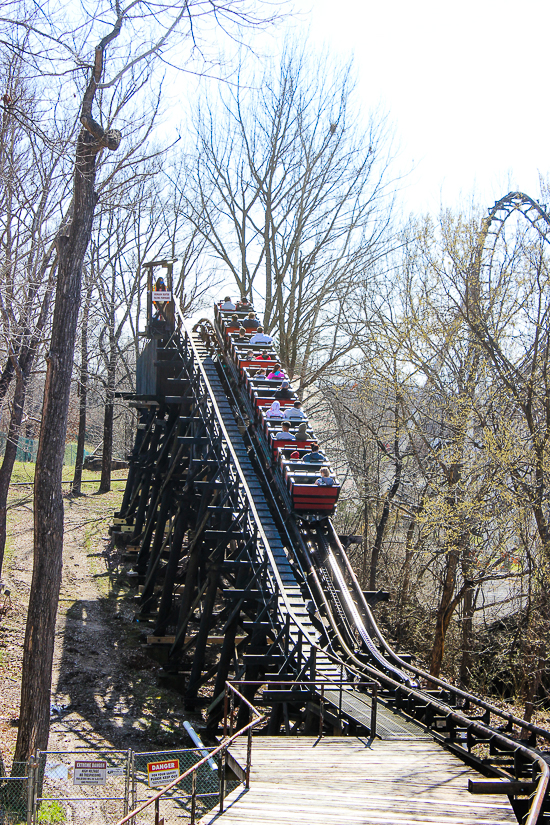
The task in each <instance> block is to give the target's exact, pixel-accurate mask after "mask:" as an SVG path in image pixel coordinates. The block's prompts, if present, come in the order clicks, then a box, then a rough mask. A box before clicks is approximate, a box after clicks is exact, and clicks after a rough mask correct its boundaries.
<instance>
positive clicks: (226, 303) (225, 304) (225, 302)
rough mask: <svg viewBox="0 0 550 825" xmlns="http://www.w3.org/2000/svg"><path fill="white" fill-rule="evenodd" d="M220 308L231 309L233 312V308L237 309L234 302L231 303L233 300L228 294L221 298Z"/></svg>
mask: <svg viewBox="0 0 550 825" xmlns="http://www.w3.org/2000/svg"><path fill="white" fill-rule="evenodd" d="M221 308H222V309H225V310H231V311H232V312H235V310H236V309H237V307H236V306H235V304H234V303H233V301H232V300H231V298H230V297H229V295H227V296H226V297H225V298H224V299H223V304H222V307H221Z"/></svg>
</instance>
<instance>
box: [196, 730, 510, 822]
mask: <svg viewBox="0 0 550 825" xmlns="http://www.w3.org/2000/svg"><path fill="white" fill-rule="evenodd" d="M232 753H233V754H234V756H235V757H236V758H237V760H238V761H239V762H240V764H241V765H244V764H245V761H246V748H245V743H243V745H240V744H239V746H238V747H235V748H232ZM469 778H472V779H473V778H477V779H479V774H477V773H476V772H475V771H472V770H470V769H469V768H467V767H466V766H465V765H464V764H463V763H462V762H461V761H460V760H459V759H458V758H456V757H455V756H453V755H452V754H450V753H448V752H447V751H445V750H444V749H443V748H441V747H440V746H439V745H437V744H436V743H435V742H433V741H427V740H426V739H419V740H417V741H411V740H408V741H404V742H403V743H401V744H400V743H399V742H398V741H396V740H393V741H380V740H375V741H374V742H371V741H370V740H368V739H357V738H355V737H351V736H346V737H325V738H323V739H321V740H319V739H314V738H311V737H302V736H299V737H290V736H280V737H267V736H266V737H254V740H253V747H252V774H251V779H250V790H249V791H244V790H243V788H242V786H241V787H240V788H238V789H237V790H236V791H234V792H233V793H232V794H230V795H229V796H228V797H227V799H226V810H225V812H224V813H223V814H216V813H215V812H211V813H209V814H207V815H206V816H204V817H203V818H202V819H201V822H200V825H210V823H218V825H409V823H410V825H470V823H471V825H474V823H475V825H497V823H510V825H512V823H516V825H517V820H516V817H515V816H514V814H513V812H512V808H511V806H510V804H509V802H508V799H507V797H506V796H485V795H484V796H477V795H475V796H473V795H472V794H470V793H469V792H468V789H467V786H468V779H469Z"/></svg>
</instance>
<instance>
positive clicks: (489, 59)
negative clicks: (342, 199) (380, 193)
mask: <svg viewBox="0 0 550 825" xmlns="http://www.w3.org/2000/svg"><path fill="white" fill-rule="evenodd" d="M296 7H298V8H302V9H303V11H304V15H303V19H304V21H308V20H309V21H310V26H311V29H310V32H311V37H312V38H313V39H314V40H315V41H318V42H319V43H323V42H324V43H328V44H329V45H330V46H331V47H332V48H334V49H337V50H338V52H339V53H340V54H341V55H342V56H345V55H348V54H351V53H353V54H354V56H355V60H356V65H357V68H358V70H359V78H360V87H359V88H360V96H361V99H362V101H363V102H364V105H365V107H366V108H369V107H370V106H372V105H374V104H376V103H377V102H378V101H381V102H382V104H383V105H384V107H385V108H386V109H387V111H388V112H389V114H390V116H391V118H392V120H393V122H394V123H395V126H396V130H397V136H398V141H399V144H400V147H401V156H400V157H401V163H402V165H403V166H404V167H409V168H410V167H411V166H413V165H414V167H415V171H414V172H413V173H412V174H411V175H410V176H409V178H408V182H407V184H406V189H405V191H404V193H403V194H404V197H405V204H404V205H405V209H406V211H415V212H416V211H425V210H430V211H438V209H439V205H440V203H443V204H444V205H446V206H456V205H458V202H459V200H460V198H466V199H468V200H469V199H471V196H472V194H474V195H475V200H476V201H477V202H478V203H480V204H481V205H482V206H487V207H488V206H491V205H492V204H493V202H494V201H495V200H496V199H497V198H498V197H500V196H501V195H503V194H506V192H508V191H510V190H511V189H514V190H515V189H519V190H521V191H525V192H527V194H530V195H531V196H532V197H535V198H536V197H538V195H539V172H540V173H541V174H542V175H543V176H544V177H546V176H547V173H548V172H549V171H550V168H549V167H550V164H549V162H548V148H547V147H548V140H549V138H548V135H549V132H550V123H549V120H550V118H549V114H548V112H549V103H548V98H547V94H548V89H547V85H548V84H547V73H548V68H547V67H548V64H549V62H550V61H549V59H548V57H547V55H548V33H549V30H550V3H549V2H548V0H544V2H542V0H523V2H521V3H520V2H517V0H516V1H515V2H510V0H499V2H489V1H488V0H476V2H473V0H462V2H461V3H451V2H448V1H447V2H446V0H437V1H436V0H417V1H416V2H414V0H390V2H380V0H376V2H373V0H337V2H334V0H296V5H295V8H296Z"/></svg>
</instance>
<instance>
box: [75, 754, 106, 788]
mask: <svg viewBox="0 0 550 825" xmlns="http://www.w3.org/2000/svg"><path fill="white" fill-rule="evenodd" d="M106 783H107V762H104V761H103V760H95V761H93V762H92V761H84V760H80V759H77V760H76V761H75V763H74V773H73V785H105V784H106Z"/></svg>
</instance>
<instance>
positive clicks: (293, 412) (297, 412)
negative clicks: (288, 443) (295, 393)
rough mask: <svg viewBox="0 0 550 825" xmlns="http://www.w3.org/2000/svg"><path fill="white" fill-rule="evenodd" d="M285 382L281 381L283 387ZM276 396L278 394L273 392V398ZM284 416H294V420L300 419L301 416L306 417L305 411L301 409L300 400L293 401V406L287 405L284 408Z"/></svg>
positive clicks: (291, 417)
mask: <svg viewBox="0 0 550 825" xmlns="http://www.w3.org/2000/svg"><path fill="white" fill-rule="evenodd" d="M285 383H286V382H285V381H283V383H282V385H281V386H283V387H284V385H285ZM278 397H279V396H278V395H277V393H275V398H278ZM285 418H290V419H293V418H294V419H295V420H296V419H298V420H300V419H302V418H307V416H306V414H305V412H304V411H303V409H302V402H301V401H295V402H294V406H293V407H287V408H286V410H285Z"/></svg>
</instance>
